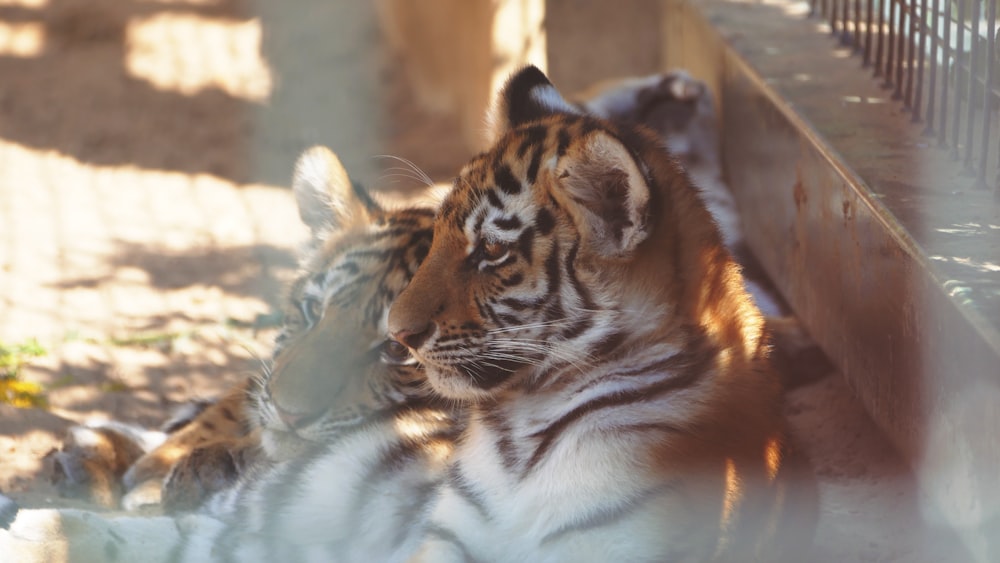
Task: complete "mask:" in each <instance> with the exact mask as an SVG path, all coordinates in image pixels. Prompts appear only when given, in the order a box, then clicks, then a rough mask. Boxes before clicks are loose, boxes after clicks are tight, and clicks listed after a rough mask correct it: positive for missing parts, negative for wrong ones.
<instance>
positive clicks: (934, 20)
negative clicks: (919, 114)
mask: <svg viewBox="0 0 1000 563" xmlns="http://www.w3.org/2000/svg"><path fill="white" fill-rule="evenodd" d="M925 4H926V2H925ZM940 8H941V0H934V4H932V5H931V53H930V54H931V64H930V77H929V79H930V84H929V85H928V87H927V115H926V117H925V118H924V119H926V120H927V126H926V127H924V135H927V136H932V135H934V110H935V109H936V108H935V107H934V102H935V101H936V98H937V69H938V41H940V36H939V35H938V32H939V28H938V20H939V19H940V15H939V14H938V10H939V9H940ZM925 25H926V24H925ZM923 54H924V48H923V46H921V47H920V55H921V56H923ZM920 66H921V68H923V63H921V65H920ZM945 87H947V85H945Z"/></svg>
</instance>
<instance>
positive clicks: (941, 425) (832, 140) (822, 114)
mask: <svg viewBox="0 0 1000 563" xmlns="http://www.w3.org/2000/svg"><path fill="white" fill-rule="evenodd" d="M666 3H667V5H668V6H669V9H668V10H667V12H666V13H669V14H670V16H669V17H668V18H666V22H667V23H665V33H664V37H665V41H666V43H667V45H666V46H665V53H666V60H667V61H668V63H669V64H670V65H671V66H686V67H688V68H691V69H693V71H694V73H695V74H696V75H698V76H701V77H703V78H705V79H706V80H707V81H708V82H709V83H711V84H713V85H714V86H715V88H716V91H717V92H720V94H721V95H720V106H721V107H720V110H721V114H722V138H723V153H724V157H725V162H726V172H727V176H728V180H729V182H730V185H731V186H732V187H733V189H734V191H735V192H736V195H737V199H738V201H739V204H740V208H741V213H742V215H743V220H744V223H745V226H746V230H747V236H748V238H749V240H750V243H751V246H752V247H753V250H754V251H755V252H756V253H757V255H758V257H759V258H760V259H761V262H762V263H763V265H764V266H765V268H766V269H767V271H768V272H769V273H770V275H771V276H772V277H773V278H774V280H775V281H776V283H777V284H778V285H779V287H780V288H781V289H782V291H783V292H784V293H785V296H786V297H787V299H788V300H789V302H790V303H791V304H792V306H793V307H794V309H795V310H796V312H797V313H798V314H799V315H800V317H801V318H802V319H803V320H804V322H805V323H806V325H807V326H808V327H809V329H810V331H811V332H812V333H813V335H814V336H815V337H816V339H817V340H818V341H819V342H820V344H821V345H822V346H823V348H824V349H825V350H826V351H827V353H828V354H829V355H830V357H831V358H833V359H834V361H835V362H836V363H837V364H838V365H839V367H840V368H841V370H842V372H843V374H844V376H845V377H846V379H847V380H848V382H849V384H850V385H851V387H852V388H853V389H854V390H855V392H856V394H857V395H858V397H859V398H860V399H861V401H862V403H863V404H864V405H865V407H866V409H867V410H868V412H869V413H870V414H871V415H872V416H873V418H874V419H875V420H876V421H877V423H878V424H879V425H880V426H881V428H882V429H883V430H884V431H885V432H886V433H887V435H888V436H889V437H890V438H891V439H892V441H893V442H894V443H895V444H896V445H897V447H898V448H899V449H900V450H901V451H902V452H903V454H904V455H905V456H906V457H907V458H908V459H909V460H910V462H911V463H912V465H913V466H914V468H915V470H916V471H917V474H918V477H919V478H920V480H921V483H922V485H923V487H924V489H925V491H927V492H928V493H929V494H930V495H931V497H932V498H933V499H934V501H936V502H935V503H934V504H935V505H936V506H937V507H938V508H940V509H941V514H942V515H943V516H944V518H945V519H946V521H947V522H948V523H949V524H951V525H952V526H954V527H956V528H957V529H959V530H960V531H963V532H965V534H966V536H967V540H968V542H969V543H970V544H971V545H970V547H973V549H974V551H976V552H977V553H978V554H980V555H982V556H983V557H986V558H988V559H990V560H997V559H996V556H997V551H996V550H997V545H996V540H991V539H989V536H990V535H994V536H995V534H990V533H987V532H990V531H993V532H995V531H997V530H996V528H997V526H996V524H997V522H998V521H1000V486H998V485H1000V484H998V483H997V479H996V471H997V467H1000V440H998V439H997V437H996V432H997V430H998V429H1000V332H998V330H997V326H998V322H1000V315H995V314H994V313H995V311H993V309H994V308H995V303H994V302H993V301H992V299H994V298H996V295H1000V292H997V289H996V288H997V287H1000V272H997V271H994V270H995V269H996V268H995V267H993V266H991V264H993V265H995V264H997V263H998V262H1000V260H998V249H1000V227H997V225H1000V208H998V206H997V205H996V204H995V203H994V202H993V198H992V195H991V194H990V193H989V192H983V191H976V190H974V189H972V183H973V182H972V180H971V179H970V178H967V177H964V176H963V175H962V170H961V168H960V166H958V165H957V164H956V163H955V162H953V161H952V159H951V158H950V157H949V155H948V154H947V151H946V150H942V149H938V148H936V147H934V146H932V144H933V143H932V141H931V140H929V139H927V138H926V137H922V136H921V133H922V130H923V125H922V124H919V123H913V122H912V120H911V115H910V114H909V113H908V112H904V110H903V108H902V107H901V106H900V105H898V104H897V103H896V102H893V101H891V100H889V99H888V98H889V95H888V94H887V93H886V91H884V90H882V89H881V88H880V87H879V84H878V83H877V82H876V81H875V80H874V79H872V78H871V76H870V73H869V72H867V71H862V70H860V69H859V67H860V65H861V61H860V60H859V59H858V58H854V57H850V56H849V55H850V54H849V52H847V51H838V50H837V49H836V47H837V45H836V43H835V42H834V40H833V39H832V38H830V37H829V36H828V35H827V34H826V33H827V32H826V31H825V26H824V25H823V24H822V23H821V22H819V21H818V20H815V19H808V18H806V17H805V15H804V14H803V13H802V12H803V11H804V10H803V6H804V5H803V3H801V2H799V3H795V2H784V1H782V0H771V1H769V2H767V3H766V4H756V3H755V4H749V3H745V2H736V1H730V0H709V1H703V2H697V3H695V2H688V1H685V0H666ZM970 265H971V267H970ZM983 526H989V527H990V528H989V530H985V529H984V528H983ZM991 555H992V557H991Z"/></svg>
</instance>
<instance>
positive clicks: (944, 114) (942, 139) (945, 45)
mask: <svg viewBox="0 0 1000 563" xmlns="http://www.w3.org/2000/svg"><path fill="white" fill-rule="evenodd" d="M942 2H944V3H945V5H946V6H948V5H949V4H950V3H951V0H942ZM941 17H942V18H944V22H943V23H944V39H943V41H942V42H941V46H942V50H943V52H942V53H941V127H940V128H939V129H938V147H939V148H944V147H945V146H947V145H948V92H949V89H948V84H949V81H948V71H949V70H951V9H950V8H948V7H946V8H945V9H944V10H942V14H941Z"/></svg>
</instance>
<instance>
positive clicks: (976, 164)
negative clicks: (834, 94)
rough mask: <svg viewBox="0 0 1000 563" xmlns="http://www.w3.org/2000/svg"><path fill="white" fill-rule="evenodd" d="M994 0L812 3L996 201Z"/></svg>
mask: <svg viewBox="0 0 1000 563" xmlns="http://www.w3.org/2000/svg"><path fill="white" fill-rule="evenodd" d="M998 1H1000V0H810V5H811V9H812V14H814V15H818V16H821V17H823V18H825V19H826V20H828V21H829V25H830V29H831V32H832V33H833V34H834V35H835V36H837V37H839V38H840V41H841V43H842V44H843V45H844V46H847V47H852V48H853V50H854V52H855V53H856V54H857V55H858V56H860V57H861V60H862V63H863V64H864V66H865V67H870V68H872V69H873V72H874V75H875V77H877V78H879V79H881V80H882V86H883V87H884V88H885V89H887V90H891V91H892V98H893V99H895V100H899V101H900V102H901V103H902V104H903V105H904V106H905V107H906V109H907V110H908V111H909V112H910V114H911V116H912V119H913V121H914V122H923V123H924V124H925V127H924V134H925V135H927V136H929V137H933V138H936V140H937V145H938V147H940V148H942V149H950V151H951V156H952V158H953V159H954V160H955V161H956V162H958V163H960V165H961V166H962V167H963V171H964V173H965V174H966V175H968V176H970V177H972V178H974V181H973V182H974V183H973V185H974V187H975V188H977V189H982V190H986V189H990V188H992V189H994V190H995V192H994V194H995V195H996V197H997V198H1000V90H998V86H1000V76H998V71H1000V69H998V68H997V64H998V62H1000V57H998V56H997V55H998V53H997V49H998V48H1000V46H998V44H997V42H998V39H1000V37H998V35H1000V30H998V28H997V3H998Z"/></svg>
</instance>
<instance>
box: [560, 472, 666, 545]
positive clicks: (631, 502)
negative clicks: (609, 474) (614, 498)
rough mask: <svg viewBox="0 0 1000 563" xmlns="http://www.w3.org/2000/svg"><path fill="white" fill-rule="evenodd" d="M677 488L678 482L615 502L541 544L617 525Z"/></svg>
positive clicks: (568, 525)
mask: <svg viewBox="0 0 1000 563" xmlns="http://www.w3.org/2000/svg"><path fill="white" fill-rule="evenodd" d="M676 488H677V483H676V482H670V483H667V484H663V485H659V486H656V487H652V488H649V489H647V490H645V491H642V492H640V493H638V494H636V495H634V496H632V497H630V498H628V499H627V500H626V501H625V502H615V503H614V504H611V505H610V506H607V507H605V508H603V509H599V510H597V511H592V512H591V513H590V514H588V515H586V516H585V517H583V518H577V519H575V520H574V521H573V522H571V523H570V524H567V525H565V526H563V527H561V528H559V529H558V530H556V531H554V532H549V533H548V534H546V535H545V537H543V538H542V541H541V542H540V543H541V545H545V544H547V543H550V542H554V541H556V540H559V539H561V538H563V537H564V536H566V535H569V534H573V533H578V532H586V531H588V530H593V529H595V528H603V527H605V526H610V525H612V524H616V523H618V522H620V521H621V520H623V519H625V518H628V517H629V516H631V515H632V514H634V513H636V512H637V511H639V510H640V509H642V508H643V507H644V506H646V505H648V504H649V503H650V502H651V501H653V500H655V499H657V498H659V497H660V496H662V495H664V494H666V493H671V492H673V491H675V490H676ZM664 532H665V533H669V531H667V530H664Z"/></svg>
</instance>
